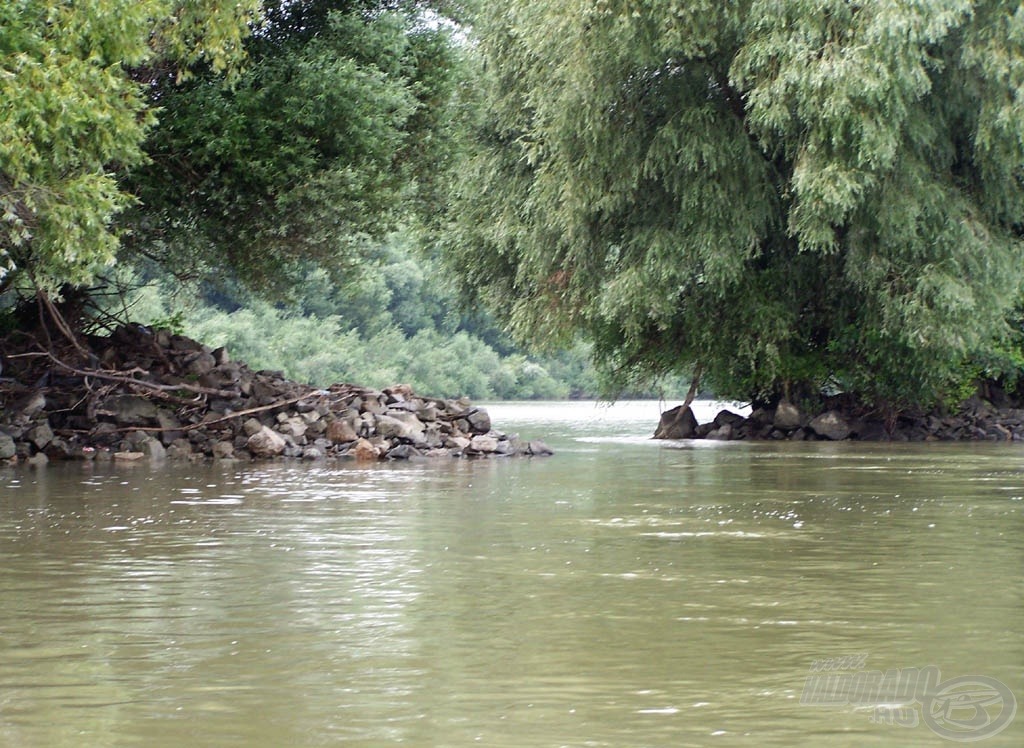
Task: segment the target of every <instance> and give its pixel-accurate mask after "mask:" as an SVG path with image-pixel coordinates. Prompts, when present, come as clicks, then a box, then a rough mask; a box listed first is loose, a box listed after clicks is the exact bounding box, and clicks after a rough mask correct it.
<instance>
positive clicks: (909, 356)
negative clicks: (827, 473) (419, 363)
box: [448, 0, 1024, 404]
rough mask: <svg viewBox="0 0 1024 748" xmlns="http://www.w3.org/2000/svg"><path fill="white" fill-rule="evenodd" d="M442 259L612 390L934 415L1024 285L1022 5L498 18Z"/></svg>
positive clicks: (714, 9)
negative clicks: (686, 383)
mask: <svg viewBox="0 0 1024 748" xmlns="http://www.w3.org/2000/svg"><path fill="white" fill-rule="evenodd" d="M476 20H477V23H476V29H477V32H478V35H479V40H480V44H479V49H480V51H481V56H482V61H483V64H482V66H481V76H482V78H483V80H484V82H485V84H486V85H487V88H488V91H489V94H488V99H487V102H486V107H484V108H483V110H482V112H481V115H480V117H479V121H478V147H477V149H476V152H475V153H474V155H473V158H472V159H471V160H470V161H469V162H468V165H467V167H466V168H465V169H464V180H463V182H462V183H461V185H460V187H459V190H458V193H457V198H458V215H459V218H460V220H459V223H458V226H457V232H456V234H455V235H454V236H453V238H452V240H451V242H450V245H449V246H448V255H449V257H450V259H451V266H452V268H453V270H454V271H455V272H456V273H457V274H458V275H459V277H460V279H461V283H462V287H463V291H464V293H466V294H467V295H468V296H470V297H471V298H474V299H477V300H480V301H483V302H485V303H488V304H489V305H491V306H492V307H493V308H494V309H497V310H504V313H503V318H504V320H505V321H506V322H507V323H508V324H509V325H510V326H511V328H512V329H513V330H514V331H515V333H516V334H517V336H518V337H519V339H521V340H532V341H539V342H542V343H543V342H549V343H554V344H557V343H559V342H560V341H565V340H567V339H569V338H571V336H572V335H574V334H575V333H576V332H577V331H582V332H583V333H584V334H585V335H586V336H587V337H589V338H590V339H591V340H592V341H593V343H594V346H595V348H594V350H595V356H596V359H597V361H598V362H600V363H601V364H602V366H603V368H605V370H606V374H607V376H608V377H609V380H610V381H611V382H612V383H613V385H616V386H623V385H626V384H628V383H629V382H631V381H638V380H643V379H644V378H646V377H649V376H650V375H652V374H653V375H660V374H666V373H672V372H676V373H680V374H685V373H687V372H689V371H691V370H692V368H693V367H694V366H695V365H697V364H700V365H702V366H703V367H704V369H705V371H706V372H707V373H706V380H707V382H708V384H709V385H710V386H712V387H713V388H714V390H715V391H716V392H717V393H718V394H720V395H722V396H727V397H737V398H746V399H753V398H765V399H771V398H775V397H778V396H781V395H782V394H783V393H784V392H786V391H788V390H792V391H795V392H799V393H801V396H808V395H810V396H813V395H815V394H816V393H819V392H822V391H827V390H830V389H834V388H835V387H837V386H838V387H839V388H842V389H845V390H847V391H851V392H854V393H856V394H857V395H859V396H860V397H861V398H862V399H864V400H865V401H868V402H883V401H884V402H898V403H900V404H905V403H929V402H935V401H937V400H940V399H942V398H943V397H945V396H946V393H948V392H951V391H953V390H956V389H957V388H958V387H959V386H961V384H962V382H963V378H964V370H963V368H962V367H963V362H964V361H965V360H970V359H972V358H977V357H985V356H988V355H991V352H992V351H994V350H996V349H998V348H999V347H1000V346H1003V345H1005V343H1006V341H1007V339H1008V338H1007V335H1008V333H1009V328H1008V326H1007V323H1006V318H1007V315H1008V313H1009V312H1010V311H1011V310H1012V308H1013V306H1014V304H1015V302H1016V301H1017V300H1018V298H1019V294H1020V290H1021V285H1022V282H1024V262H1022V259H1024V258H1022V249H1024V245H1022V229H1021V227H1022V226H1024V189H1022V185H1024V117H1022V116H1021V115H1020V113H1021V111H1024V64H1022V62H1021V60H1024V10H1022V9H1021V7H1020V6H1019V5H1018V4H1011V3H1005V2H998V1H996V0H988V1H987V2H975V3H967V2H954V3H949V2H944V1H940V0H927V1H925V2H915V3H876V4H851V3H848V2H845V0H830V1H828V2H810V0H796V1H794V2H788V3H777V2H769V1H767V0H765V1H762V0H752V1H750V2H743V3H724V4H723V3H711V2H704V1H700V2H682V1H681V0H666V1H665V2H659V3H641V4H635V3H634V4H630V3H620V2H614V1H609V0H594V1H584V0H578V1H575V2H568V3H567V2H562V1H560V2H553V1H541V2H535V1H533V0H531V2H526V1H525V0H505V1H503V2H499V3H491V4H487V6H486V7H485V8H483V9H482V10H481V13H480V15H479V17H478V18H477V19H476Z"/></svg>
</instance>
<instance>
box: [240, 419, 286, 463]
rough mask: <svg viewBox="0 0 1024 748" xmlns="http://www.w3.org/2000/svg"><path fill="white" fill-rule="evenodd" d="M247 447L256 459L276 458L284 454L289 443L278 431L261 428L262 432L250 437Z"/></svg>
mask: <svg viewBox="0 0 1024 748" xmlns="http://www.w3.org/2000/svg"><path fill="white" fill-rule="evenodd" d="M245 446H246V449H248V450H249V452H251V453H252V455H253V456H254V457H276V456H277V455H279V454H282V453H283V452H284V450H285V447H287V446H288V443H287V442H286V441H285V440H284V437H283V436H281V435H280V434H278V433H277V432H276V431H273V430H272V429H270V428H268V427H267V426H260V430H259V431H257V432H256V433H255V434H253V435H252V436H250V437H249V440H248V441H247V442H246V444H245Z"/></svg>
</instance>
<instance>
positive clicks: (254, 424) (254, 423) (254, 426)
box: [242, 418, 263, 436]
mask: <svg viewBox="0 0 1024 748" xmlns="http://www.w3.org/2000/svg"><path fill="white" fill-rule="evenodd" d="M262 429H263V424H262V423H260V422H259V421H258V420H256V419H255V418H250V419H248V420H247V421H246V422H245V423H243V424H242V431H244V432H245V435H246V436H253V435H255V434H258V433H260V431H261V430H262Z"/></svg>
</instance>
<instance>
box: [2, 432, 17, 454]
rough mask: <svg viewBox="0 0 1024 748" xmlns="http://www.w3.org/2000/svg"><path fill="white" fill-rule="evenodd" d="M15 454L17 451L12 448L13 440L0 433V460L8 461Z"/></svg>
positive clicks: (15, 448)
mask: <svg viewBox="0 0 1024 748" xmlns="http://www.w3.org/2000/svg"><path fill="white" fill-rule="evenodd" d="M17 453H18V450H17V447H15V446H14V439H12V438H11V437H10V436H8V435H7V434H4V433H2V432H0V460H9V459H11V458H12V457H14V455H16V454H17Z"/></svg>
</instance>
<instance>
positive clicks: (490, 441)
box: [469, 434, 498, 453]
mask: <svg viewBox="0 0 1024 748" xmlns="http://www.w3.org/2000/svg"><path fill="white" fill-rule="evenodd" d="M469 448H470V449H471V450H473V451H474V452H484V453H491V452H496V451H497V450H498V440H497V439H495V438H494V437H493V436H490V435H489V434H477V435H476V436H474V437H473V438H472V440H470V442H469Z"/></svg>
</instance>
